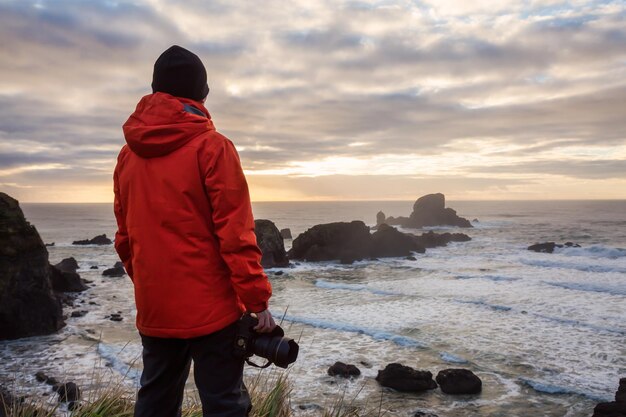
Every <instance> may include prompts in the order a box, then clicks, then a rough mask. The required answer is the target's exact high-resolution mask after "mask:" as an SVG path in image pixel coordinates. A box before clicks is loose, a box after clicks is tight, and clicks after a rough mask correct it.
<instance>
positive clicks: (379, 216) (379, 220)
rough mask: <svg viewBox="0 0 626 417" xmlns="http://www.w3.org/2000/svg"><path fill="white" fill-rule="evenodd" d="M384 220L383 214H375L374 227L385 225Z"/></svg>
mask: <svg viewBox="0 0 626 417" xmlns="http://www.w3.org/2000/svg"><path fill="white" fill-rule="evenodd" d="M385 219H386V217H385V213H383V212H382V211H379V212H378V213H376V227H378V226H380V225H381V224H383V223H385Z"/></svg>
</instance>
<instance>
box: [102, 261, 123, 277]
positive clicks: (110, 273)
mask: <svg viewBox="0 0 626 417" xmlns="http://www.w3.org/2000/svg"><path fill="white" fill-rule="evenodd" d="M125 274H126V270H125V269H124V267H123V266H120V265H118V264H117V263H116V264H115V266H114V267H113V268H108V269H105V270H104V271H102V275H103V276H105V277H123V276H124V275H125Z"/></svg>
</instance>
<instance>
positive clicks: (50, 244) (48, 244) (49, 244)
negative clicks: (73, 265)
mask: <svg viewBox="0 0 626 417" xmlns="http://www.w3.org/2000/svg"><path fill="white" fill-rule="evenodd" d="M45 246H46V247H48V246H54V242H52V243H46V244H45Z"/></svg>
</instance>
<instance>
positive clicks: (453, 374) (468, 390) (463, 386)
mask: <svg viewBox="0 0 626 417" xmlns="http://www.w3.org/2000/svg"><path fill="white" fill-rule="evenodd" d="M435 379H436V381H437V383H438V384H439V387H440V388H441V391H443V392H445V393H446V394H478V393H479V392H480V391H481V390H482V384H483V383H482V381H481V380H480V378H479V377H477V376H476V375H475V374H474V373H473V372H472V371H470V370H468V369H444V370H443V371H440V372H439V373H438V374H437V378H435Z"/></svg>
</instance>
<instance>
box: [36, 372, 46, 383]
mask: <svg viewBox="0 0 626 417" xmlns="http://www.w3.org/2000/svg"><path fill="white" fill-rule="evenodd" d="M35 379H36V380H37V381H38V382H46V381H47V380H48V375H46V374H45V373H44V372H43V371H39V372H37V373H36V374H35Z"/></svg>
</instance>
